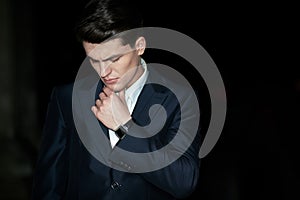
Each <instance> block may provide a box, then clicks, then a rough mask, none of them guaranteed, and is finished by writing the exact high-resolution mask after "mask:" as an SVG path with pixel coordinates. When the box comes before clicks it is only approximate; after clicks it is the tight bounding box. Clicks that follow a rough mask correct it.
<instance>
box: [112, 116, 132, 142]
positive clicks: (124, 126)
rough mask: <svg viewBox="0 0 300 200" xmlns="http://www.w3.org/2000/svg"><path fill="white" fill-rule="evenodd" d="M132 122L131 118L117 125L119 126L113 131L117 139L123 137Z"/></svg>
mask: <svg viewBox="0 0 300 200" xmlns="http://www.w3.org/2000/svg"><path fill="white" fill-rule="evenodd" d="M133 123H134V122H133V120H132V119H130V120H129V121H128V122H126V123H125V124H122V125H120V126H119V128H118V129H117V130H116V131H115V133H116V135H117V136H118V138H119V139H123V138H124V137H125V135H126V134H127V133H128V130H129V129H130V127H131V126H132V125H133Z"/></svg>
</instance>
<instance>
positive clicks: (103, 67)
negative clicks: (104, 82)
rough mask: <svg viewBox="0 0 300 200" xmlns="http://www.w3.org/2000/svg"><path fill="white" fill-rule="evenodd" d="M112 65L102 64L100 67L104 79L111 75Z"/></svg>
mask: <svg viewBox="0 0 300 200" xmlns="http://www.w3.org/2000/svg"><path fill="white" fill-rule="evenodd" d="M111 71H112V70H111V67H110V63H107V62H102V63H101V66H100V76H101V77H102V78H104V77H106V76H108V75H109V74H110V73H111Z"/></svg>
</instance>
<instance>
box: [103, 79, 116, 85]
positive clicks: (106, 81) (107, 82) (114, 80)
mask: <svg viewBox="0 0 300 200" xmlns="http://www.w3.org/2000/svg"><path fill="white" fill-rule="evenodd" d="M118 79H119V78H105V79H103V82H104V83H105V84H114V83H116V82H118Z"/></svg>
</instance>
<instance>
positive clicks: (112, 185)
mask: <svg viewBox="0 0 300 200" xmlns="http://www.w3.org/2000/svg"><path fill="white" fill-rule="evenodd" d="M110 187H111V188H112V189H113V190H114V189H117V188H118V187H121V184H119V183H118V182H117V181H114V182H112V184H111V185H110Z"/></svg>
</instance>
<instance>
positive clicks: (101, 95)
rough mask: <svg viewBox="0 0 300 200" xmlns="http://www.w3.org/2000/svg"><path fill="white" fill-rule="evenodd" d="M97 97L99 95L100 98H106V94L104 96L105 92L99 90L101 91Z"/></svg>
mask: <svg viewBox="0 0 300 200" xmlns="http://www.w3.org/2000/svg"><path fill="white" fill-rule="evenodd" d="M99 97H100V99H101V100H103V99H105V98H107V96H106V94H105V93H104V92H101V93H100V94H99Z"/></svg>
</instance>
